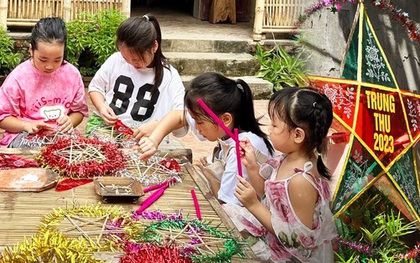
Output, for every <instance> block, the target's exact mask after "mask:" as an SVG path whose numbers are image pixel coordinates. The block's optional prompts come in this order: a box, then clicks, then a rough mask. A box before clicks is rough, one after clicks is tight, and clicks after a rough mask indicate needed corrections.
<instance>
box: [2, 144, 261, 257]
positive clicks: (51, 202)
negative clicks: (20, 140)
mask: <svg viewBox="0 0 420 263" xmlns="http://www.w3.org/2000/svg"><path fill="white" fill-rule="evenodd" d="M161 151H168V152H169V153H170V154H171V156H172V157H174V158H176V159H178V160H179V158H180V156H184V157H183V158H184V159H183V161H184V164H183V165H182V174H183V175H182V183H177V184H175V185H173V186H171V187H169V188H168V189H166V191H165V193H164V195H163V196H162V197H161V198H159V199H158V200H157V201H156V202H155V203H153V204H152V205H151V206H150V207H149V208H148V210H149V211H154V210H159V211H161V212H162V213H165V214H174V213H175V212H177V211H179V210H182V213H183V215H184V216H188V218H195V217H196V211H195V208H194V203H193V199H192V197H191V189H194V190H195V192H196V195H197V199H198V202H199V204H200V210H201V215H202V218H203V220H205V221H206V222H210V225H211V226H214V227H216V226H217V227H218V228H219V229H220V230H222V231H227V230H228V229H229V230H230V231H232V232H231V233H232V235H234V236H235V237H237V238H238V239H239V240H242V238H241V236H240V234H239V232H238V231H237V229H236V228H235V227H234V225H233V223H232V221H231V220H230V219H229V217H228V216H227V215H226V213H225V212H224V210H223V208H222V207H221V205H220V204H219V203H218V201H217V199H216V198H215V197H214V195H213V194H212V193H211V191H210V190H209V189H208V187H207V186H206V184H205V182H204V181H203V180H202V178H201V177H199V176H197V173H196V172H195V170H194V169H195V168H194V167H193V165H191V163H190V162H189V161H187V160H185V156H186V157H187V159H189V160H191V158H192V155H190V154H191V151H189V150H188V149H185V148H182V146H180V145H176V144H175V146H174V144H173V143H172V144H171V145H170V146H169V145H167V146H164V147H163V148H161ZM0 153H6V154H16V155H19V156H22V157H26V158H28V157H31V156H32V157H33V156H35V155H36V154H37V153H38V151H37V150H22V149H5V148H0ZM150 194H151V193H150V192H149V193H146V194H145V195H144V196H142V197H140V199H139V200H138V201H137V203H129V204H106V203H104V202H103V200H102V198H101V196H99V195H97V194H96V193H95V190H94V184H93V183H88V184H85V185H82V186H78V187H75V188H73V189H70V190H67V191H61V192H57V191H55V189H54V188H52V189H48V190H45V191H42V192H0V222H1V224H0V251H2V250H3V249H4V248H5V247H7V246H13V245H16V244H17V243H19V242H22V241H23V240H24V237H30V236H31V235H33V234H35V233H37V232H38V227H39V224H40V221H41V219H42V218H43V217H44V216H45V215H47V214H50V213H51V212H52V211H53V209H55V208H59V207H61V208H71V207H72V206H74V205H79V206H82V205H91V204H98V203H100V204H101V206H121V207H123V208H124V210H126V211H127V212H130V211H134V210H136V209H137V208H138V207H139V206H140V205H141V203H142V201H143V200H145V199H146V198H147V197H148V196H149V195H150ZM243 252H244V253H245V259H239V258H238V257H236V256H235V257H234V258H233V259H232V261H233V262H236V261H237V262H256V260H255V256H254V255H253V253H252V251H251V250H250V249H249V247H247V246H245V247H244V249H243Z"/></svg>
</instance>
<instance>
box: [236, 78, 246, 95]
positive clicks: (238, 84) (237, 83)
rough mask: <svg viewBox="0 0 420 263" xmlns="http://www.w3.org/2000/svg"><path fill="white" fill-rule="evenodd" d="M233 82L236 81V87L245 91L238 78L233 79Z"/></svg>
mask: <svg viewBox="0 0 420 263" xmlns="http://www.w3.org/2000/svg"><path fill="white" fill-rule="evenodd" d="M235 83H236V87H237V88H238V89H240V90H241V91H242V92H245V91H244V87H243V86H242V85H241V83H239V81H238V80H235Z"/></svg>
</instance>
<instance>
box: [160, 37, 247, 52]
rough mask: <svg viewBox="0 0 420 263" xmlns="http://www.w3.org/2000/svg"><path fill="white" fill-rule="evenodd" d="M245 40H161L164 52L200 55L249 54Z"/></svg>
mask: <svg viewBox="0 0 420 263" xmlns="http://www.w3.org/2000/svg"><path fill="white" fill-rule="evenodd" d="M251 45H252V43H250V41H247V40H208V39H162V50H163V53H164V54H166V52H201V53H250V52H251Z"/></svg>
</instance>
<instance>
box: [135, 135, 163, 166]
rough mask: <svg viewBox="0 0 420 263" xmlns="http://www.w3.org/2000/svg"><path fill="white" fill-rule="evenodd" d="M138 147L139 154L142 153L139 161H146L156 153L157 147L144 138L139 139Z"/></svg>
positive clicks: (151, 141)
mask: <svg viewBox="0 0 420 263" xmlns="http://www.w3.org/2000/svg"><path fill="white" fill-rule="evenodd" d="M138 146H139V148H140V152H141V153H142V155H141V156H140V160H147V159H149V158H150V157H151V156H152V155H153V154H155V153H156V152H157V148H158V146H159V145H156V144H155V142H154V141H153V140H152V139H150V138H149V137H145V136H144V137H142V138H141V139H140V141H139V143H138Z"/></svg>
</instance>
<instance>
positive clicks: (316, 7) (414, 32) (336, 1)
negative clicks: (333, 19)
mask: <svg viewBox="0 0 420 263" xmlns="http://www.w3.org/2000/svg"><path fill="white" fill-rule="evenodd" d="M358 2H359V1H358V0H321V1H319V2H318V3H315V4H313V5H311V6H310V7H308V8H306V9H305V13H304V14H302V15H300V17H299V19H298V22H297V23H296V24H295V28H296V29H297V28H298V27H300V26H301V25H302V24H303V23H305V21H306V20H307V19H308V18H309V17H311V16H312V15H313V14H315V13H317V12H319V11H321V10H322V9H324V8H327V9H328V10H330V11H331V12H333V13H336V12H339V11H340V10H341V3H352V4H355V3H358ZM371 2H372V4H373V5H374V6H375V7H377V8H378V9H379V10H384V11H385V12H387V13H388V15H390V17H391V18H392V19H393V20H395V21H397V22H400V23H401V25H402V27H403V28H404V29H405V30H406V31H407V32H408V34H409V37H410V39H412V40H414V41H417V42H420V29H419V28H418V27H417V26H416V24H415V23H414V21H413V20H411V19H410V18H409V15H408V13H407V12H404V11H403V10H402V9H400V8H398V7H396V6H395V4H394V3H393V2H391V1H389V0H371Z"/></svg>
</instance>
